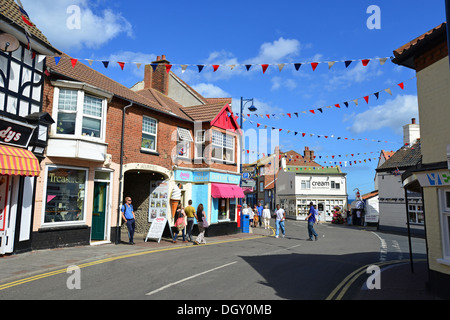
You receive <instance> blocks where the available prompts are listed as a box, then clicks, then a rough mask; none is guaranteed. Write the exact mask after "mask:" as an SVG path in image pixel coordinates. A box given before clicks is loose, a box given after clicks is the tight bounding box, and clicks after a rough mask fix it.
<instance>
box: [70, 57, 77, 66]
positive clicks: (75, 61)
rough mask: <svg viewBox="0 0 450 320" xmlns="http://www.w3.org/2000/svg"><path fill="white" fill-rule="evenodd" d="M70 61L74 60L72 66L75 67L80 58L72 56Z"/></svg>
mask: <svg viewBox="0 0 450 320" xmlns="http://www.w3.org/2000/svg"><path fill="white" fill-rule="evenodd" d="M70 61H71V62H72V68H75V65H76V64H77V62H78V59H74V58H71V59H70Z"/></svg>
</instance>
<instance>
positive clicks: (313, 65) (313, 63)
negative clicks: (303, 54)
mask: <svg viewBox="0 0 450 320" xmlns="http://www.w3.org/2000/svg"><path fill="white" fill-rule="evenodd" d="M318 65H319V63H318V62H311V67H312V69H313V71H315V70H316V68H317V66H318Z"/></svg>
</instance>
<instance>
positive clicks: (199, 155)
mask: <svg viewBox="0 0 450 320" xmlns="http://www.w3.org/2000/svg"><path fill="white" fill-rule="evenodd" d="M205 144H206V130H197V131H195V150H194V157H195V158H196V159H204V158H205V154H204V153H205Z"/></svg>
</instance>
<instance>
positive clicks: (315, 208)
mask: <svg viewBox="0 0 450 320" xmlns="http://www.w3.org/2000/svg"><path fill="white" fill-rule="evenodd" d="M314 217H315V218H316V221H315V223H319V210H317V206H316V205H314Z"/></svg>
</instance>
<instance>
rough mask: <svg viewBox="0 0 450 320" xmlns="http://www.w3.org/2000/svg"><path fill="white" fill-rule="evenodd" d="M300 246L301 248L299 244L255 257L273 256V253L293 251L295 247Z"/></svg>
mask: <svg viewBox="0 0 450 320" xmlns="http://www.w3.org/2000/svg"><path fill="white" fill-rule="evenodd" d="M300 246H301V244H297V245H295V246H292V247H288V248H284V249H278V250H275V251H270V252H265V253H263V254H258V255H257V256H266V255H269V254H273V253H276V252H280V251H286V250H290V249H293V248H296V247H300Z"/></svg>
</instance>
